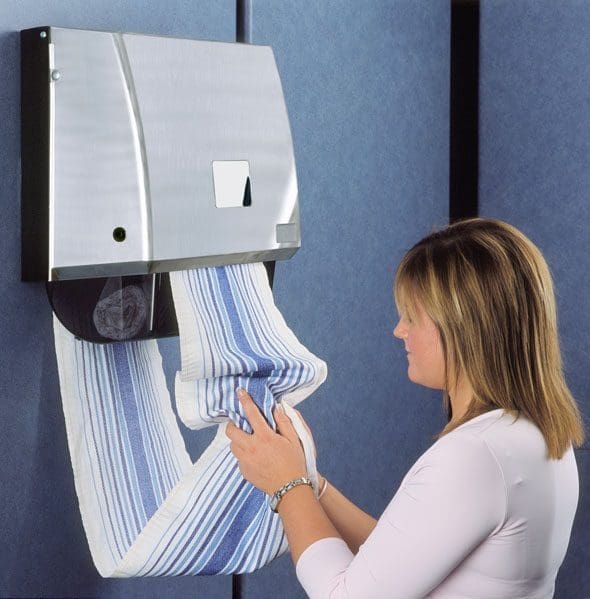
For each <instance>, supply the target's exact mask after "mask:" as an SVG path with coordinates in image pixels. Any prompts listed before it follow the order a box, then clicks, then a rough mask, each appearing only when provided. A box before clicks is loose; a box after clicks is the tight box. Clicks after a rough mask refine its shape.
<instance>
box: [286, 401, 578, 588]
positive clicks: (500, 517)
mask: <svg viewBox="0 0 590 599" xmlns="http://www.w3.org/2000/svg"><path fill="white" fill-rule="evenodd" d="M578 488H579V482H578V470H577V466H576V460H575V456H574V452H573V450H572V449H571V448H570V449H569V450H568V451H567V452H566V453H565V455H564V456H563V458H562V459H561V460H548V459H547V458H546V447H545V442H544V439H543V436H542V435H541V432H540V431H539V429H538V428H537V427H536V426H535V425H534V424H533V423H532V422H530V421H529V420H527V419H525V418H524V417H522V416H521V417H520V418H519V419H518V420H517V421H516V422H514V417H513V416H511V415H509V414H507V413H505V412H504V411H503V410H493V411H491V412H487V413H486V414H482V415H481V416H478V417H476V418H473V419H472V420H470V421H469V422H466V423H465V424H463V425H461V426H460V427H458V428H456V429H455V430H453V431H452V432H450V433H448V434H447V435H445V436H444V437H442V438H441V439H439V440H438V441H437V442H436V443H435V444H434V445H433V446H432V447H430V449H428V450H427V451H426V452H425V453H424V454H423V455H422V456H421V457H420V458H419V459H418V461H417V462H416V463H415V464H414V466H413V467H412V468H411V470H410V471H409V472H408V474H407V475H406V477H405V478H404V480H403V481H402V483H401V485H400V488H399V490H398V491H397V493H396V494H395V496H394V497H393V499H392V500H391V502H390V503H389V505H388V506H387V508H386V509H385V511H384V512H383V514H382V516H381V518H380V519H379V521H378V523H377V525H376V527H375V529H374V530H373V532H372V533H371V535H370V536H369V537H368V538H367V540H366V541H365V543H364V544H363V545H362V546H361V547H360V549H359V551H358V553H357V554H356V555H354V554H353V553H352V552H351V551H350V549H349V548H348V546H347V545H346V543H345V542H344V541H343V540H342V539H336V538H327V539H321V540H319V541H316V542H315V543H313V544H312V545H310V546H309V547H308V548H307V549H306V550H305V551H304V552H303V553H302V555H301V556H300V558H299V560H298V562H297V576H298V578H299V581H300V582H301V584H302V585H303V587H304V589H305V590H306V592H307V594H308V595H309V596H310V597H311V598H312V599H327V598H331V599H337V598H338V599H340V598H350V599H353V598H354V599H356V598H359V599H371V598H380V597H384V598H385V597H386V598H388V599H394V598H401V599H413V598H422V597H432V598H437V599H439V598H445V599H451V598H452V599H475V598H485V599H499V598H510V599H515V598H518V597H527V598H529V599H541V598H542V599H546V598H548V597H552V596H553V591H554V586H555V577H556V575H557V570H558V568H559V566H560V565H561V563H562V561H563V559H564V557H565V553H566V550H567V546H568V542H569V538H570V533H571V529H572V523H573V519H574V515H575V511H576V507H577V503H578Z"/></svg>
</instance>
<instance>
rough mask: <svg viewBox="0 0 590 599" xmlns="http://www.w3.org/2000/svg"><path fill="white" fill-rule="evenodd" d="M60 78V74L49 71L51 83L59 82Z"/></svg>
mask: <svg viewBox="0 0 590 599" xmlns="http://www.w3.org/2000/svg"><path fill="white" fill-rule="evenodd" d="M60 78H61V73H60V72H59V71H58V70H57V69H54V70H53V71H51V79H52V81H59V80H60Z"/></svg>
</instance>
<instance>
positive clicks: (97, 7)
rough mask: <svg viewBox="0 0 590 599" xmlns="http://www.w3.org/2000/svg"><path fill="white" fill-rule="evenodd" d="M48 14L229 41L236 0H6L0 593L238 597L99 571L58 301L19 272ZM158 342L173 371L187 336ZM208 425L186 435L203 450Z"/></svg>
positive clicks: (196, 585)
mask: <svg viewBox="0 0 590 599" xmlns="http://www.w3.org/2000/svg"><path fill="white" fill-rule="evenodd" d="M40 25H56V26H63V27H79V28H81V29H102V30H107V31H131V32H138V33H153V34H161V35H174V36H178V37H192V38H202V39H215V40H224V41H232V40H233V39H234V36H235V2H234V0H214V1H213V0H212V1H209V0H208V1H202V2H189V1H180V0H169V1H168V2H165V3H162V2H151V1H146V2H125V1H122V0H119V1H116V0H98V1H96V2H93V3H90V2H85V1H83V0H70V1H62V2H52V1H50V0H18V1H16V0H15V1H12V0H10V1H7V0H3V2H2V3H0V71H1V72H2V74H3V78H2V85H1V86H0V122H1V123H2V135H1V136H0V198H1V202H2V218H0V240H1V241H0V259H1V262H2V264H3V267H2V269H1V271H0V296H1V297H2V305H3V308H2V310H1V311H0V335H1V338H2V342H3V350H2V351H0V396H1V397H2V401H1V402H0V423H1V424H0V431H1V432H0V481H1V482H0V538H1V539H2V543H1V544H0V596H2V597H49V596H53V597H56V596H59V597H98V596H100V597H125V598H127V597H141V598H142V599H143V598H147V597H191V598H192V597H207V599H209V598H211V599H215V598H217V597H230V596H231V579H230V578H229V577H215V578H199V579H194V578H167V579H135V580H114V579H102V578H100V577H99V576H98V574H97V572H96V570H95V568H94V566H93V565H92V562H91V559H90V554H89V551H88V545H87V543H86V538H85V536H84V531H83V528H82V522H81V519H80V514H79V511H78V504H77V500H76V495H75V490H74V484H73V477H72V471H71V466H70V461H69V455H68V448H67V445H66V435H65V427H64V422H63V414H62V410H61V400H60V395H59V385H58V379H57V367H56V362H55V353H54V349H53V332H52V327H51V309H50V307H49V303H48V301H47V299H46V295H45V290H44V286H43V285H42V284H37V283H34V284H33V283H21V282H20V157H19V152H20V103H19V102H20V79H19V78H20V66H19V65H20V54H19V35H18V31H19V30H20V29H25V28H29V27H36V26H40ZM161 345H162V348H163V352H164V355H165V368H166V373H167V378H168V380H169V381H171V377H172V376H173V373H174V370H175V368H177V367H178V366H179V360H178V348H177V345H178V344H177V342H176V341H175V340H166V341H165V342H163V343H162V344H161ZM207 433H208V432H207ZM207 433H205V434H200V435H195V434H192V435H189V436H187V442H188V446H189V449H190V451H191V453H192V454H193V455H194V456H196V455H198V454H199V453H200V451H201V449H202V447H203V446H204V445H205V444H206V443H207V442H208V440H209V438H210V434H207ZM197 437H198V438H197Z"/></svg>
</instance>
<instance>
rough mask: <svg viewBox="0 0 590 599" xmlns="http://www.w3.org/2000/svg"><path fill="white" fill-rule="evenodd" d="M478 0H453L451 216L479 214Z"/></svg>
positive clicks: (456, 217)
mask: <svg viewBox="0 0 590 599" xmlns="http://www.w3.org/2000/svg"><path fill="white" fill-rule="evenodd" d="M478 115H479V0H452V2H451V115H450V117H451V123H450V125H451V127H450V129H451V131H450V168H449V220H450V221H451V222H454V221H456V220H458V219H461V218H467V217H470V216H477V214H478V197H477V195H478V170H479V164H478V162H479V132H478V124H479V123H478Z"/></svg>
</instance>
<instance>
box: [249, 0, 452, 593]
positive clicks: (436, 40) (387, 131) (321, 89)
mask: <svg viewBox="0 0 590 599" xmlns="http://www.w3.org/2000/svg"><path fill="white" fill-rule="evenodd" d="M277 4H280V8H278V6H277ZM369 6H370V7H371V8H370V9H369V8H368V7H369ZM449 19H450V13H449V4H448V2H446V1H435V2H414V1H413V0H407V1H406V0H404V1H395V2H391V1H389V2H385V1H371V2H367V3H364V2H360V3H359V2H336V1H332V2H314V1H312V0H307V1H304V2H297V3H286V2H285V3H282V2H281V3H276V2H274V0H257V1H256V2H255V10H254V18H253V41H254V43H268V44H270V45H272V46H273V48H274V51H275V55H276V58H277V62H278V66H279V70H280V72H281V74H282V79H283V87H284V91H285V95H286V98H287V106H288V108H289V113H290V119H291V127H292V132H293V141H294V146H295V157H296V161H297V170H298V179H299V197H300V203H301V220H302V235H303V245H302V248H301V250H300V251H299V252H298V253H297V254H296V256H295V257H294V258H293V259H292V260H290V261H289V262H285V263H282V264H278V265H277V277H276V281H275V297H276V299H277V303H278V304H279V306H280V308H281V309H282V311H283V313H284V314H285V316H286V318H287V322H290V323H292V325H293V326H294V328H295V330H296V331H297V332H298V334H299V335H300V337H301V339H302V340H303V341H304V342H305V343H306V344H307V345H308V346H309V347H310V348H311V349H313V350H314V351H316V352H318V353H319V355H321V356H323V357H324V358H325V359H326V360H327V362H328V380H327V382H326V383H325V384H324V386H323V387H322V388H320V390H319V391H318V392H317V393H316V394H315V395H314V396H313V397H311V398H309V399H308V400H307V401H305V402H304V403H303V404H302V407H301V411H302V413H303V415H304V417H306V418H307V419H308V421H309V424H310V426H311V428H312V430H313V431H314V436H315V438H316V443H317V446H318V456H319V464H318V465H319V468H320V471H322V472H324V473H325V475H326V476H327V477H328V479H329V480H330V481H331V482H333V483H334V484H335V485H336V486H337V487H339V488H340V489H341V490H342V491H343V492H344V493H345V494H346V495H348V496H349V497H351V499H353V500H354V501H356V502H357V503H358V504H359V505H361V507H363V508H364V509H365V510H367V511H369V512H370V513H372V514H374V515H378V514H379V513H380V512H381V511H382V510H383V508H384V507H385V505H386V504H387V503H388V501H389V499H390V498H391V497H392V495H393V493H394V492H395V490H396V488H397V486H398V485H399V483H400V482H401V479H402V478H403V476H404V475H405V473H406V471H407V469H408V468H409V467H410V466H411V464H412V463H413V462H414V460H415V459H416V458H417V457H418V455H419V454H420V453H421V452H422V451H423V450H424V449H426V447H427V446H428V445H430V444H431V442H432V435H433V434H434V433H435V432H437V431H438V430H439V429H440V428H442V426H443V422H444V421H443V414H442V410H441V403H440V399H439V398H440V394H438V393H436V392H430V391H427V390H425V389H424V388H420V387H417V386H415V385H413V384H412V383H409V382H408V381H407V378H406V374H405V368H406V361H405V356H404V352H403V347H402V345H401V343H400V342H399V340H397V339H394V338H393V337H392V330H393V327H394V324H395V317H396V312H395V307H394V305H393V298H392V281H393V274H394V269H395V267H396V265H397V263H398V261H399V259H400V258H401V256H402V253H403V252H404V250H406V249H408V248H409V247H410V246H411V245H412V244H413V243H414V242H416V241H417V240H418V239H419V238H420V237H422V236H423V235H424V234H426V233H428V232H429V231H430V229H431V228H432V227H433V226H435V225H436V226H439V225H441V224H445V223H446V222H447V213H448V135H449V129H448V126H449V125H448V115H449V100H448V98H449V83H448V81H449V26H450V21H449ZM277 580H280V581H281V582H280V585H281V595H284V596H285V597H303V596H304V594H303V592H302V591H301V590H300V589H299V588H298V587H297V583H296V581H295V577H294V573H293V569H292V566H291V563H290V558H289V557H286V556H285V557H284V558H281V559H280V560H277V562H275V563H273V564H271V565H270V566H269V567H267V568H265V569H264V570H261V571H259V572H257V573H255V574H253V575H251V576H249V577H248V578H247V579H246V581H245V585H246V590H247V596H255V597H271V596H272V591H273V589H276V585H277Z"/></svg>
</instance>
